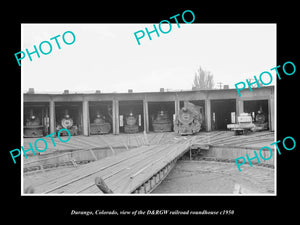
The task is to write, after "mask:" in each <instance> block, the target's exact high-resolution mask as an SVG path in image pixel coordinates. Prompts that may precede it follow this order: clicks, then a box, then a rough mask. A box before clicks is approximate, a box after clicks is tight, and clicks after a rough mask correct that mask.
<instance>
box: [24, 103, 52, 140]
mask: <svg viewBox="0 0 300 225" xmlns="http://www.w3.org/2000/svg"><path fill="white" fill-rule="evenodd" d="M23 111H24V114H23V129H24V133H23V136H24V137H42V136H46V135H48V134H49V103H48V102H24V108H23Z"/></svg>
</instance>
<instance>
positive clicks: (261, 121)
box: [252, 107, 268, 132]
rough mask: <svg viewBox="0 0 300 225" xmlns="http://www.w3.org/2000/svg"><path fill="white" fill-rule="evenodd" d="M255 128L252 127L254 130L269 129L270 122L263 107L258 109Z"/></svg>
mask: <svg viewBox="0 0 300 225" xmlns="http://www.w3.org/2000/svg"><path fill="white" fill-rule="evenodd" d="M253 123H254V125H255V126H254V128H252V131H254V132H255V131H261V130H267V129H268V122H267V119H266V116H265V113H264V112H263V110H262V108H261V107H260V109H259V110H258V111H257V114H256V116H255V122H253Z"/></svg>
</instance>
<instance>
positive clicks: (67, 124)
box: [56, 112, 78, 136]
mask: <svg viewBox="0 0 300 225" xmlns="http://www.w3.org/2000/svg"><path fill="white" fill-rule="evenodd" d="M62 128H65V129H67V130H68V131H69V132H70V134H71V135H72V136H74V135H77V134H78V127H77V126H76V125H75V124H74V121H73V119H72V117H71V116H70V115H69V114H68V113H67V112H66V113H65V115H64V117H63V118H62V119H61V120H60V123H59V124H57V126H56V132H58V131H59V130H60V129H62ZM60 135H62V136H67V135H68V133H67V131H65V130H62V131H61V132H60Z"/></svg>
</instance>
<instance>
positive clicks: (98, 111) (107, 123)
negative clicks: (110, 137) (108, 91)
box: [89, 101, 113, 135]
mask: <svg viewBox="0 0 300 225" xmlns="http://www.w3.org/2000/svg"><path fill="white" fill-rule="evenodd" d="M89 118H90V134H91V135H96V134H108V133H112V132H113V129H112V126H113V118H112V101H101V102H96V101H91V102H89Z"/></svg>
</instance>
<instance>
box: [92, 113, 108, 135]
mask: <svg viewBox="0 0 300 225" xmlns="http://www.w3.org/2000/svg"><path fill="white" fill-rule="evenodd" d="M90 128H91V134H108V133H109V132H110V130H111V125H110V123H108V122H106V118H105V116H103V115H101V114H100V113H99V112H97V115H96V118H95V119H94V122H93V123H91V124H90Z"/></svg>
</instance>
